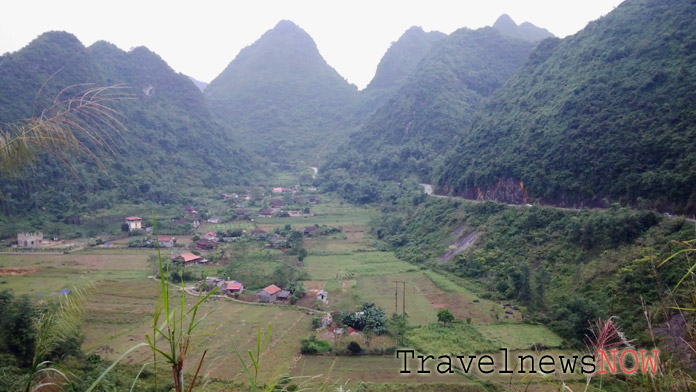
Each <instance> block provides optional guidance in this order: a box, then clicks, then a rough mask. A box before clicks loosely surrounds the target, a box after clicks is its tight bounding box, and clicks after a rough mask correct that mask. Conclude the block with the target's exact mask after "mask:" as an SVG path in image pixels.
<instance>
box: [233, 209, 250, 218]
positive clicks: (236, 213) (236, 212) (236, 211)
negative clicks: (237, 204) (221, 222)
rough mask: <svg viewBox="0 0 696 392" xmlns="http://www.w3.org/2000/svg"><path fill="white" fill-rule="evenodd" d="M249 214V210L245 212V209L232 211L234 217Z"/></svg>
mask: <svg viewBox="0 0 696 392" xmlns="http://www.w3.org/2000/svg"><path fill="white" fill-rule="evenodd" d="M250 212H251V211H249V210H247V209H244V208H240V209H236V210H234V213H235V215H237V216H244V215H249V213H250Z"/></svg>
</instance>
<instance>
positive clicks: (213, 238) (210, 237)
mask: <svg viewBox="0 0 696 392" xmlns="http://www.w3.org/2000/svg"><path fill="white" fill-rule="evenodd" d="M201 238H202V239H204V240H209V241H214V242H218V238H217V235H216V234H215V233H213V232H212V231H209V232H207V233H205V234H203V235H202V236H201Z"/></svg>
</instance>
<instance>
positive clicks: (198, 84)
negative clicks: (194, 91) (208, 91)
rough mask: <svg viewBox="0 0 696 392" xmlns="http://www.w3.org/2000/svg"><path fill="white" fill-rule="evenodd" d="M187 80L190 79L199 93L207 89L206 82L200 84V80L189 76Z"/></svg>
mask: <svg viewBox="0 0 696 392" xmlns="http://www.w3.org/2000/svg"><path fill="white" fill-rule="evenodd" d="M189 79H191V81H192V82H193V84H195V85H196V87H198V89H200V90H201V91H203V90H205V88H206V87H208V83H206V82H201V81H200V80H197V79H195V78H193V77H191V76H189Z"/></svg>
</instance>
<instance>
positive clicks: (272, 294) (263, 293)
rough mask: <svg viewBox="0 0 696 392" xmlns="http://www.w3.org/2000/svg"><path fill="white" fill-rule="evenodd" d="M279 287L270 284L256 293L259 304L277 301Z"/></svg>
mask: <svg viewBox="0 0 696 392" xmlns="http://www.w3.org/2000/svg"><path fill="white" fill-rule="evenodd" d="M280 291H281V290H280V287H278V286H276V285H274V284H272V285H270V286H268V287H266V288H264V289H263V290H260V291H258V292H257V293H256V296H257V297H258V299H259V302H273V301H275V300H276V299H277V297H278V293H279V292H280Z"/></svg>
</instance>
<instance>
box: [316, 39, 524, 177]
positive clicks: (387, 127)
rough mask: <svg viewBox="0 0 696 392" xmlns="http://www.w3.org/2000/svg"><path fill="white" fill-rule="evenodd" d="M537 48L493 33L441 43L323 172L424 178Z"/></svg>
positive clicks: (329, 162)
mask: <svg viewBox="0 0 696 392" xmlns="http://www.w3.org/2000/svg"><path fill="white" fill-rule="evenodd" d="M531 49H532V44H531V43H529V42H525V41H522V40H517V39H512V38H509V37H506V36H503V35H502V34H501V33H499V32H498V31H496V30H494V29H493V28H490V27H487V28H483V29H479V30H468V29H460V30H457V31H456V32H454V33H452V34H451V35H450V36H448V37H447V38H445V39H443V40H442V41H441V42H439V43H438V44H437V45H435V47H433V49H432V50H431V51H430V52H429V54H428V55H427V56H426V57H425V58H424V59H423V60H422V61H421V62H420V64H419V65H418V67H417V69H416V70H415V71H414V72H413V74H412V75H411V77H410V78H409V79H408V81H407V82H406V84H405V85H404V86H403V87H402V88H401V89H399V90H398V92H397V93H396V94H395V95H394V96H393V97H392V98H391V99H390V100H389V101H388V102H387V103H386V104H385V105H384V106H382V107H380V108H379V109H378V110H377V111H376V112H375V113H374V114H373V115H372V116H371V117H370V118H368V119H367V120H366V122H365V124H364V125H363V127H362V129H361V130H360V131H358V132H356V133H355V134H353V135H351V137H350V140H349V141H348V142H347V143H346V144H345V145H344V146H343V147H342V148H339V150H338V152H337V153H335V154H334V155H333V156H332V157H331V159H330V160H328V162H327V164H326V167H325V169H337V168H344V169H346V170H348V171H349V172H353V173H360V174H365V173H369V174H374V175H376V176H378V177H379V178H380V179H384V180H393V179H399V178H402V177H404V176H409V175H417V176H418V177H419V178H427V177H428V176H429V175H430V171H431V169H432V167H433V162H434V161H435V160H436V159H437V158H438V157H439V156H441V155H442V154H443V153H444V152H445V151H446V150H447V149H448V148H449V147H450V146H451V145H452V142H453V140H456V139H457V138H458V137H459V136H460V135H461V134H462V132H463V131H464V130H465V129H467V127H468V126H469V125H470V123H471V121H472V119H473V118H474V114H475V113H476V112H477V111H478V110H479V109H480V108H481V107H482V106H483V104H484V103H485V102H486V100H487V99H488V97H489V96H490V95H491V94H492V93H493V91H495V90H496V89H498V88H499V87H500V86H502V85H503V83H505V81H506V80H507V79H508V78H510V77H511V76H512V75H513V74H514V72H515V71H516V70H517V69H518V68H519V67H520V66H522V64H523V63H524V61H525V59H526V58H527V56H528V54H529V52H530V51H531Z"/></svg>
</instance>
